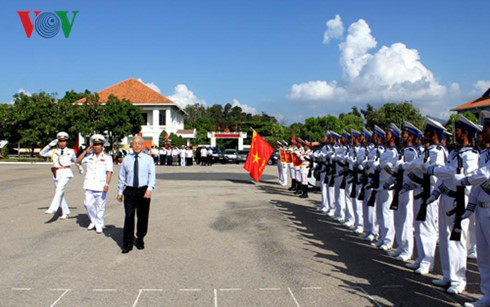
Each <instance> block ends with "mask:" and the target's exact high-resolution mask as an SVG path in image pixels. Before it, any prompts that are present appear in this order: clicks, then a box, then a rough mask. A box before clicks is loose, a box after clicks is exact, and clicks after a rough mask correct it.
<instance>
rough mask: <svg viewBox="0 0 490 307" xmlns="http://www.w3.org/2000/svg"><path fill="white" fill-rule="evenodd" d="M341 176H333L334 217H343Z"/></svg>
mask: <svg viewBox="0 0 490 307" xmlns="http://www.w3.org/2000/svg"><path fill="white" fill-rule="evenodd" d="M341 183H342V176H336V177H335V217H337V218H339V219H344V218H345V191H344V189H341V188H340V184H341Z"/></svg>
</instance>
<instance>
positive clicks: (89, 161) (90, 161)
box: [81, 152, 114, 228]
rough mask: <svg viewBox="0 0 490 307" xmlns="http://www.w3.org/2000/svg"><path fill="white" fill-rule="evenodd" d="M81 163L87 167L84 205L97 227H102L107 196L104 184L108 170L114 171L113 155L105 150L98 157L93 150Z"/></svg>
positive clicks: (84, 184) (84, 182) (91, 220)
mask: <svg viewBox="0 0 490 307" xmlns="http://www.w3.org/2000/svg"><path fill="white" fill-rule="evenodd" d="M81 164H82V165H85V166H86V168H87V172H86V174H85V180H84V181H83V189H84V190H85V200H84V205H85V208H87V213H88V217H89V218H90V222H91V223H92V224H94V225H95V226H96V227H97V228H99V227H100V228H102V227H104V212H105V204H106V198H107V193H106V192H104V186H105V184H106V182H107V172H111V173H112V172H114V167H113V163H112V157H111V156H109V155H108V154H106V153H104V152H101V153H100V155H99V156H98V157H97V155H96V154H95V152H91V153H89V154H87V155H85V157H83V159H82V163H81ZM94 203H95V205H94Z"/></svg>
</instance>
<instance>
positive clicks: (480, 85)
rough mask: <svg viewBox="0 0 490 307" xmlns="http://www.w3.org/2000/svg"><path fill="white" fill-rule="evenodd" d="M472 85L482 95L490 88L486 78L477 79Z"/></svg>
mask: <svg viewBox="0 0 490 307" xmlns="http://www.w3.org/2000/svg"><path fill="white" fill-rule="evenodd" d="M473 87H474V88H475V89H477V90H479V91H480V92H481V94H480V95H483V94H484V93H485V92H486V91H487V90H488V89H489V88H490V81H488V80H478V81H477V82H476V83H475V84H473Z"/></svg>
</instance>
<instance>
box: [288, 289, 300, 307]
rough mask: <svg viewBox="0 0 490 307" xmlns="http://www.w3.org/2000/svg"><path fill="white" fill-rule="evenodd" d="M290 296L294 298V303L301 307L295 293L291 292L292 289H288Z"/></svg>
mask: <svg viewBox="0 0 490 307" xmlns="http://www.w3.org/2000/svg"><path fill="white" fill-rule="evenodd" d="M288 291H289V294H291V297H292V298H293V300H294V302H295V303H296V306H298V307H301V306H300V305H299V303H298V300H297V299H296V297H294V294H293V291H291V288H289V287H288Z"/></svg>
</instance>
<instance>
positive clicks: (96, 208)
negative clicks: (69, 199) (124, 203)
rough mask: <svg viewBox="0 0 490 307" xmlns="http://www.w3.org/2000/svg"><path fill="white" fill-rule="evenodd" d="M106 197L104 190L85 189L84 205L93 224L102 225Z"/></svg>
mask: <svg viewBox="0 0 490 307" xmlns="http://www.w3.org/2000/svg"><path fill="white" fill-rule="evenodd" d="M106 197H107V193H106V192H102V191H92V190H85V200H84V205H85V208H87V213H88V217H89V218H90V222H91V223H92V224H94V225H95V226H100V227H104V212H105V204H106Z"/></svg>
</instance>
